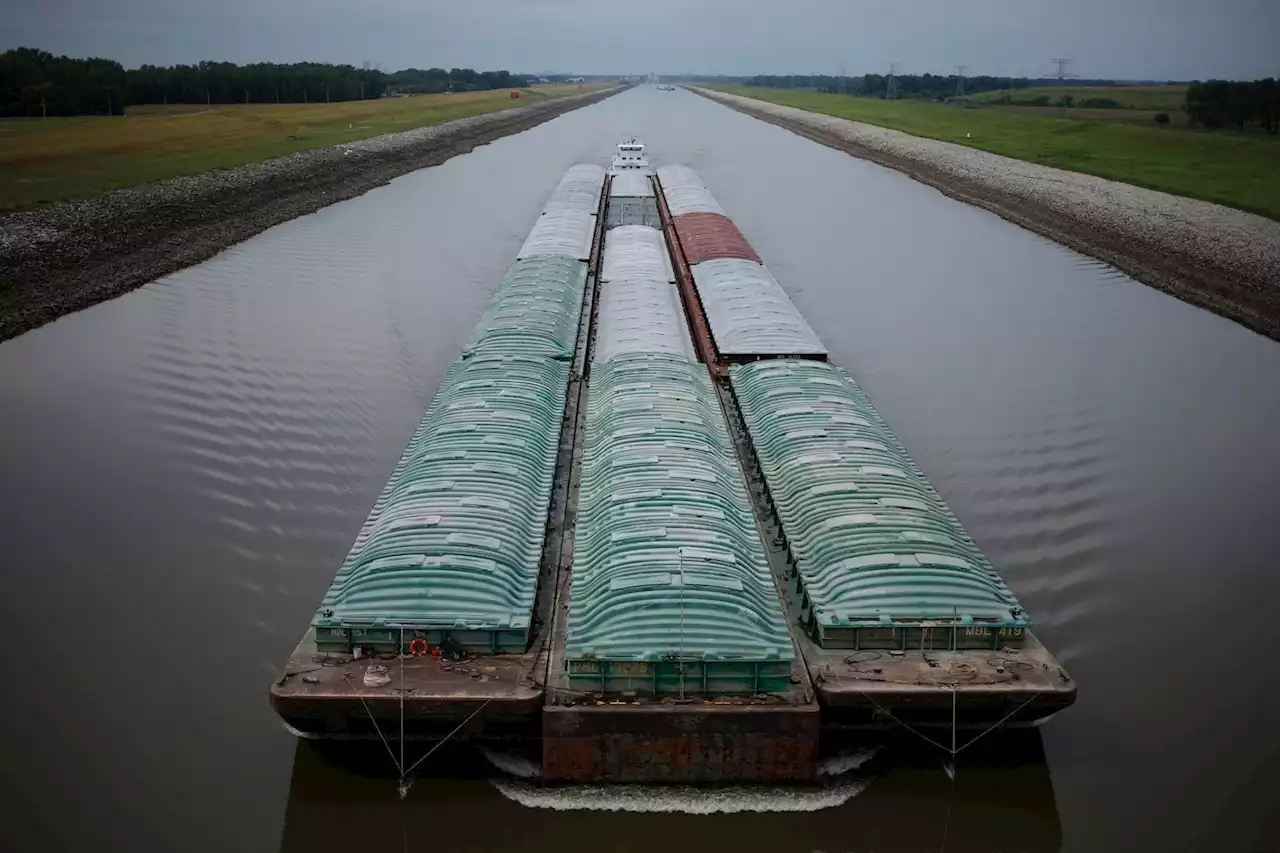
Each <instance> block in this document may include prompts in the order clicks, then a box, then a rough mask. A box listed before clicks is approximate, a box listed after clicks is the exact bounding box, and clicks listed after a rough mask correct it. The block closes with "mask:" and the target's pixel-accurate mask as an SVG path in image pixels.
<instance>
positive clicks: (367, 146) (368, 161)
mask: <svg viewBox="0 0 1280 853" xmlns="http://www.w3.org/2000/svg"><path fill="white" fill-rule="evenodd" d="M618 91H620V90H619V89H606V90H603V91H598V92H589V93H586V94H582V95H570V96H567V97H564V98H556V99H554V100H548V101H543V102H541V103H537V104H531V105H529V106H526V107H517V108H515V109H509V110H503V111H501V112H496V113H488V114H485V115H480V116H475V117H472V118H465V119H459V120H457V121H451V122H445V123H443V124H438V125H432V126H429V127H421V128H417V129H415V130H409V131H405V132H404V133H395V134H388V135H386V136H379V137H374V138H372V139H365V140H361V141H359V142H353V143H349V144H346V145H335V146H332V147H329V148H319V149H315V150H312V151H303V152H299V153H297V154H291V155H289V156H287V157H281V158H278V159H275V160H268V161H265V162H262V163H251V164H248V165H245V166H240V167H237V168H234V169H226V170H219V171H216V172H208V173H205V174H202V175H196V176H193V177H186V178H175V179H173V180H170V181H164V182H162V183H158V184H153V185H148V186H144V187H137V188H134V189H126V190H118V191H115V192H110V193H105V194H103V195H101V196H97V197H95V198H91V199H86V200H84V201H79V202H72V203H68V204H59V205H54V206H51V207H47V208H42V209H39V210H34V211H27V212H22V213H13V214H9V215H6V216H2V217H0V341H3V340H6V339H8V338H12V337H15V336H17V335H20V334H22V333H23V332H25V331H27V330H29V329H34V328H36V327H37V326H42V325H44V324H45V323H48V322H51V321H53V320H56V319H57V318H59V317H61V316H62V315H64V314H69V313H71V312H72V311H78V310H80V309H81V308H87V307H88V306H90V305H93V304H94V303H97V302H102V301H104V300H107V299H111V298H113V297H116V296H119V295H120V294H122V293H125V292H127V291H129V290H133V289H134V288H137V287H140V286H141V285H143V284H146V283H147V282H150V281H154V280H155V279H157V278H159V277H161V276H163V275H167V274H169V273H171V272H175V271H177V270H180V269H183V268H185V267H188V266H191V265H192V264H197V263H199V262H201V261H203V260H205V259H207V258H209V257H211V256H212V255H214V254H216V253H217V252H219V251H221V250H223V249H225V248H227V247H228V246H232V245H234V244H236V243H239V242H241V241H243V240H246V239H248V238H249V237H252V236H253V235H254V234H257V233H258V232H260V231H263V230H265V229H267V228H270V227H271V226H273V225H277V224H279V223H281V222H285V221H287V220H290V219H293V218H295V217H298V216H302V215H304V214H307V213H312V212H314V211H316V210H319V209H320V208H322V207H325V206H326V205H330V204H333V203H334V202H338V201H344V200H345V199H349V198H353V197H355V196H358V195H361V194H363V193H365V192H368V191H369V190H371V189H373V188H374V187H377V186H381V185H382V184H385V183H387V182H388V181H390V180H391V179H392V178H395V177H398V176H400V175H403V174H405V173H407V172H412V171H414V170H415V169H421V168H424V167H426V166H435V165H438V164H440V163H443V162H444V161H445V160H448V159H449V158H450V157H453V156H455V155H458V154H465V153H466V152H468V151H470V150H472V149H473V148H475V147H477V146H480V145H484V144H486V143H488V142H492V141H493V140H495V139H498V138H500V137H503V136H509V135H511V134H513V133H519V132H520V131H523V130H527V129H529V128H531V127H533V126H535V125H538V124H541V123H542V122H544V121H547V120H549V119H551V118H554V117H555V116H558V115H560V114H561V113H565V112H568V111H569V110H574V109H577V108H578V107H582V106H586V105H587V104H591V103H595V102H596V101H599V100H602V99H604V98H607V97H609V96H610V95H613V94H615V93H617V92H618Z"/></svg>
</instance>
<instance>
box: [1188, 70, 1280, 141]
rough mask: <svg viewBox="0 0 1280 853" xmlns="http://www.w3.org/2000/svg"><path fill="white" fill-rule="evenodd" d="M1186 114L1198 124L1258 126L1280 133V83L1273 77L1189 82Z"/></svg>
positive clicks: (1214, 126)
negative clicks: (1245, 80) (1236, 81)
mask: <svg viewBox="0 0 1280 853" xmlns="http://www.w3.org/2000/svg"><path fill="white" fill-rule="evenodd" d="M1187 118H1188V119H1189V120H1190V121H1191V124H1193V125H1199V126H1201V127H1207V128H1222V127H1234V128H1236V129H1237V130H1244V129H1245V128H1246V127H1258V128H1261V129H1262V130H1264V131H1265V132H1267V133H1273V134H1280V83H1278V82H1277V81H1276V80H1275V79H1274V78H1272V77H1268V78H1267V79H1265V80H1253V81H1251V82H1244V83H1233V82H1229V81H1226V80H1210V81H1208V82H1206V83H1192V84H1191V86H1189V87H1188V88H1187Z"/></svg>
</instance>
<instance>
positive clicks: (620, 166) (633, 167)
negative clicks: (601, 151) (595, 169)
mask: <svg viewBox="0 0 1280 853" xmlns="http://www.w3.org/2000/svg"><path fill="white" fill-rule="evenodd" d="M634 171H640V172H641V174H645V175H647V174H649V173H650V169H649V158H648V157H646V156H645V153H644V143H643V142H641V141H640V140H638V139H631V140H630V141H628V142H622V143H619V144H618V152H617V153H616V154H614V155H613V163H612V164H611V165H610V166H609V174H611V175H617V174H619V173H621V172H634Z"/></svg>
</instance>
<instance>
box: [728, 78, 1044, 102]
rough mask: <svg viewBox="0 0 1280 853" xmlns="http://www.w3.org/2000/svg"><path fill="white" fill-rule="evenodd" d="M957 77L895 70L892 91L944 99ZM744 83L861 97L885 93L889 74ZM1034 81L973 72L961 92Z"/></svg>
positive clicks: (953, 91)
mask: <svg viewBox="0 0 1280 853" xmlns="http://www.w3.org/2000/svg"><path fill="white" fill-rule="evenodd" d="M958 82H959V78H958V77H956V75H954V74H895V75H894V77H893V85H894V91H895V93H896V97H899V98H921V99H928V100H935V101H937V100H945V99H946V98H950V97H952V96H953V95H956V94H957V92H958V88H957V83H958ZM742 83H743V85H745V86H769V87H772V88H781V89H816V90H818V91H819V92H838V93H843V94H847V95H862V96H864V97H868V96H870V97H881V98H883V97H885V96H886V94H887V93H888V91H889V75H887V74H863V75H861V76H859V77H839V76H833V75H827V74H783V75H776V74H757V75H756V76H755V77H747V78H745V79H744V80H743V81H742ZM1033 85H1036V84H1035V83H1033V82H1032V81H1031V80H1028V79H1027V78H1025V77H991V76H988V75H985V74H983V75H977V76H974V77H965V78H964V92H965V94H976V93H978V92H991V91H995V90H997V89H1025V88H1027V87H1028V86H1033Z"/></svg>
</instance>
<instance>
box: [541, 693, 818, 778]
mask: <svg viewBox="0 0 1280 853" xmlns="http://www.w3.org/2000/svg"><path fill="white" fill-rule="evenodd" d="M542 765H543V776H544V778H545V779H546V780H547V781H551V782H556V781H561V782H566V781H597V782H681V783H683V782H728V781H740V782H812V781H814V780H815V779H816V778H817V772H818V769H817V768H818V708H817V706H816V705H812V704H811V705H787V704H780V705H774V706H733V705H715V704H711V703H701V704H697V705H692V706H690V705H674V704H672V705H648V706H645V705H610V704H602V705H577V706H573V707H556V706H548V707H547V708H546V709H545V710H544V712H543V716H542Z"/></svg>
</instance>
